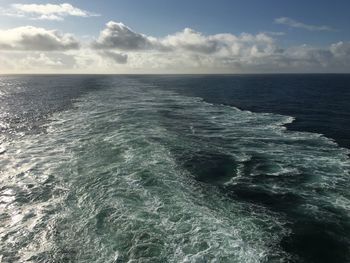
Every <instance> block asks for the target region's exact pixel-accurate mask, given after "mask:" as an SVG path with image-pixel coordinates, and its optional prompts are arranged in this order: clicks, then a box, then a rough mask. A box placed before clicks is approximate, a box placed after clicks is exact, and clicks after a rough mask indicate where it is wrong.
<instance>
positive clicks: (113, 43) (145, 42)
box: [93, 21, 154, 50]
mask: <svg viewBox="0 0 350 263" xmlns="http://www.w3.org/2000/svg"><path fill="white" fill-rule="evenodd" d="M153 42H154V40H153V38H151V37H147V36H145V35H143V34H139V33H136V32H134V31H132V30H131V29H130V28H129V27H127V26H126V25H124V24H123V23H117V22H114V21H110V22H108V23H107V24H106V28H105V29H104V30H102V32H101V33H100V36H99V38H98V40H97V41H96V42H95V43H93V46H94V47H96V48H100V49H115V48H117V49H120V50H145V49H150V48H152V47H153Z"/></svg>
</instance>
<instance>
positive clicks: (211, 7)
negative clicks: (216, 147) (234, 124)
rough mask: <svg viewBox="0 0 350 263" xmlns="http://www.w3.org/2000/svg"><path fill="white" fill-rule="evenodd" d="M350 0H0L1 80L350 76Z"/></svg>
mask: <svg viewBox="0 0 350 263" xmlns="http://www.w3.org/2000/svg"><path fill="white" fill-rule="evenodd" d="M349 10H350V1H349V0H317V1H316V0H307V1H305V0H303V1H301V0H293V1H281V0H265V1H261V0H244V1H243V0H241V1H238V0H218V1H209V0H176V1H170V0H147V1H144V0H104V1H82V0H74V1H73V0H72V1H69V2H68V0H67V2H66V1H49V2H48V1H42V0H37V1H27V0H26V1H20V0H18V1H16V0H12V1H9V0H2V1H1V0H0V73H279V72H280V73H286V72H295V73H298V72H305V73H312V72H317V73H323V72H331V73H350V15H349Z"/></svg>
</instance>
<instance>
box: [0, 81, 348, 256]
mask: <svg viewBox="0 0 350 263" xmlns="http://www.w3.org/2000/svg"><path fill="white" fill-rule="evenodd" d="M0 143H1V145H0V240H1V241H0V262H101V263H102V262H130V263H131V262H142V263H143V262H152V263H153V262H220V263H221V262H244V263H249V262H307V263H309V262H317V263H322V262H332V263H335V262H336V263H342V262H350V191H349V189H350V177H349V176H350V173H349V172H350V159H349V153H350V152H349V149H350V75H336V74H335V75H297V74H292V75H288V74H286V75H52V76H50V75H43V76H39V75H38V76H30V75H22V76H20V75H12V76H10V75H9V76H0Z"/></svg>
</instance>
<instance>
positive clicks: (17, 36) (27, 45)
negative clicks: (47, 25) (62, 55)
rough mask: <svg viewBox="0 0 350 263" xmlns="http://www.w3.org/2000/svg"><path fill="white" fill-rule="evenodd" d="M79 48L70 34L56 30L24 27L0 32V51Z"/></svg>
mask: <svg viewBox="0 0 350 263" xmlns="http://www.w3.org/2000/svg"><path fill="white" fill-rule="evenodd" d="M77 48H79V42H78V41H77V40H76V39H75V38H74V36H73V35H71V34H61V33H60V32H58V31H57V30H47V29H44V28H40V27H33V26H24V27H17V28H13V29H7V30H0V49H2V50H39V51H55V50H68V49H77Z"/></svg>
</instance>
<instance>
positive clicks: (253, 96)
mask: <svg viewBox="0 0 350 263" xmlns="http://www.w3.org/2000/svg"><path fill="white" fill-rule="evenodd" d="M139 78H141V79H143V80H147V81H150V82H151V83H154V84H155V85H161V86H162V87H164V88H166V89H172V90H176V91H177V92H180V93H182V94H186V95H189V96H197V97H200V98H203V99H204V100H206V101H208V102H211V103H217V104H226V105H231V106H235V107H238V108H240V109H245V110H250V111H254V112H271V113H278V114H283V115H287V116H293V117H295V118H296V120H295V121H294V122H293V123H291V124H288V125H287V127H288V129H290V130H299V131H310V132H315V133H321V134H324V135H326V136H327V137H329V138H332V139H334V140H336V141H337V143H338V144H340V145H341V146H343V147H347V148H350V74H315V75H313V74H293V75H288V74H287V75H283V74H282V75H281V74H279V75H218V76H213V75H209V76H208V75H207V76H205V75H202V76H198V75H194V76H183V75H180V76H178V75H175V76H154V77H153V76H141V77H139ZM175 83H176V84H175Z"/></svg>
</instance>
